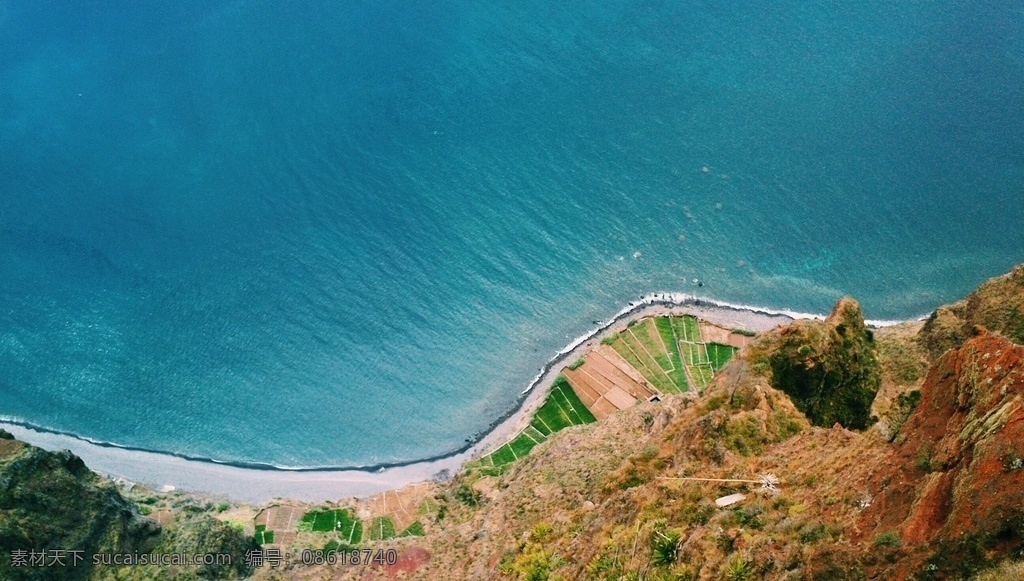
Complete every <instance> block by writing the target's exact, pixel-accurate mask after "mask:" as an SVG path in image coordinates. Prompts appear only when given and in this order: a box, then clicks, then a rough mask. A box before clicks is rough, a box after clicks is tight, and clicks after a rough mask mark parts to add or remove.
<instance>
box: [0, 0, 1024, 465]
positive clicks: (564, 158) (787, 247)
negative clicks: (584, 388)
mask: <svg viewBox="0 0 1024 581" xmlns="http://www.w3.org/2000/svg"><path fill="white" fill-rule="evenodd" d="M339 4H340V5H339ZM1021 28H1022V19H1021V17H1020V15H1019V14H1016V13H1015V12H1014V10H1013V9H1012V8H1010V7H1006V8H1004V7H1001V6H1000V5H999V4H992V5H990V6H985V7H976V6H967V5H966V4H964V3H954V2H946V3H943V2H936V3H926V4H923V5H913V6H911V5H908V6H896V7H892V6H887V7H885V8H881V7H864V6H860V7H850V6H843V5H837V6H831V7H830V6H824V5H823V6H820V7H818V6H814V7H808V6H804V5H803V3H796V2H777V3H774V4H772V5H771V6H764V7H752V6H748V5H747V3H730V2H726V3H722V2H716V3H706V4H705V5H692V4H690V5H687V6H685V7H684V6H677V5H676V4H674V3H661V2H636V3H626V2H623V3H611V4H607V5H602V6H600V7H595V6H593V5H592V3H583V2H568V3H560V4H558V5H557V6H552V5H548V4H545V3H540V2H520V3H516V4H515V5H514V6H506V7H496V6H481V5H478V3H471V2H451V3H444V4H443V5H435V3H426V2H412V3H409V2H402V3H399V2H373V3H368V2H366V3H364V2H352V3H326V2H324V3H321V2H315V3H307V4H304V5H303V6H302V7H296V6H293V5H287V6H280V5H277V4H275V3H270V2H259V1H244V0H243V1H234V2H177V3H165V4H157V3H146V4H145V5H136V3H118V4H115V5H104V6H103V7H101V8H100V7H96V8H90V7H89V6H88V5H75V6H74V7H69V6H67V5H66V4H65V3H56V2H29V1H27V0H25V1H8V2H4V3H2V4H0V300H2V305H3V307H2V308H0V415H2V416H4V417H11V418H15V419H18V420H20V421H24V422H27V423H31V424H35V425H40V426H44V427H47V428H51V429H54V430H59V431H63V432H68V433H74V434H79V435H82V436H87V437H89V438H92V439H95V440H99V441H106V442H115V443H118V444H122V445H127V446H133V447H137V448H144V449H151V450H160V451H168V452H174V453H178V454H183V455H187V456H197V457H205V458H214V459H217V460H222V461H230V462H249V463H265V464H273V465H278V466H291V467H297V466H306V467H308V466H358V465H371V464H381V463H392V462H405V461H409V460H414V459H417V458H425V457H431V456H437V455H443V454H445V453H448V452H450V451H452V450H455V449H458V448H460V447H462V446H464V445H465V443H466V439H467V438H469V439H472V438H474V437H475V436H476V435H477V434H478V433H479V432H481V431H482V430H485V429H486V428H487V427H488V426H489V425H491V423H492V422H493V421H494V420H495V419H496V418H499V417H501V416H502V415H503V414H505V413H506V412H507V411H508V410H509V409H510V408H511V407H512V406H513V405H514V404H515V402H516V401H517V398H518V397H519V394H520V392H521V391H522V390H523V389H524V388H525V387H526V386H527V385H528V384H529V382H530V379H531V378H533V377H534V376H535V375H536V374H537V372H538V370H539V368H540V367H541V366H542V365H544V364H545V362H546V361H548V360H549V358H550V357H551V356H552V355H553V354H554V353H556V352H557V351H558V350H560V349H562V348H563V347H564V346H565V345H566V344H568V343H569V342H570V341H572V339H573V338H576V337H578V336H580V335H582V334H585V333H586V332H587V331H588V330H589V329H592V328H593V327H595V326H596V324H595V321H602V320H606V319H608V318H609V317H611V316H613V315H614V314H615V313H616V312H617V311H618V310H619V309H621V308H622V307H623V306H624V305H625V304H627V303H628V302H629V301H635V300H637V298H638V297H639V296H640V295H642V294H645V293H649V292H654V291H663V290H664V291H678V292H684V293H690V294H700V295H704V296H708V297H712V298H714V299H717V300H721V301H727V302H731V303H740V304H755V305H763V306H766V307H772V308H775V309H791V310H793V311H800V312H811V313H824V312H827V311H828V309H829V308H831V306H832V304H833V303H834V301H835V300H836V299H837V298H838V297H839V296H841V295H843V294H849V295H852V296H855V297H856V298H857V299H858V300H860V301H861V303H862V305H863V307H864V309H865V313H866V315H867V316H868V317H869V318H872V319H898V318H908V317H914V316H918V315H921V314H923V313H926V312H928V311H929V310H931V309H933V308H934V307H935V306H937V305H939V304H941V303H943V302H946V301H949V300H953V299H956V298H959V297H961V296H962V295H964V294H965V293H966V292H968V291H969V290H970V289H971V288H973V287H974V286H976V285H977V284H978V283H979V282H981V281H982V280H984V279H985V278H988V277H990V276H993V275H996V274H999V273H1001V272H1004V271H1006V270H1008V269H1009V267H1010V266H1011V265H1012V264H1014V263H1016V262H1020V261H1021V260H1024V230H1022V229H1021V228H1020V224H1022V223H1024V204H1022V203H1021V192H1022V191H1024V144H1022V140H1024V131H1022V129H1024V112H1022V111H1021V110H1020V108H1019V107H1017V106H1016V103H1019V102H1021V101H1022V100H1024V99H1022V97H1024V95H1021V94H1020V93H1021V92H1022V89H1021V87H1024V65H1022V63H1024V32H1022V29H1021ZM694 279H698V280H700V281H702V283H703V286H700V287H698V286H697V285H696V284H694V282H693V281H694Z"/></svg>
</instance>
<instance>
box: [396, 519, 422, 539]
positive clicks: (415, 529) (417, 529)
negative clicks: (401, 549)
mask: <svg viewBox="0 0 1024 581" xmlns="http://www.w3.org/2000/svg"><path fill="white" fill-rule="evenodd" d="M398 536H400V537H422V536H426V533H424V532H423V523H421V522H420V521H416V522H414V523H412V524H411V525H409V526H408V527H407V528H406V529H405V530H404V531H402V534H400V535H398Z"/></svg>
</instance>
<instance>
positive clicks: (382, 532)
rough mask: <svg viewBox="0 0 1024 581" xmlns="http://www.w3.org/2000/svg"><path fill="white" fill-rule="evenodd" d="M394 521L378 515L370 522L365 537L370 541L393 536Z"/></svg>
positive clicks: (382, 539) (394, 535)
mask: <svg viewBox="0 0 1024 581" xmlns="http://www.w3.org/2000/svg"><path fill="white" fill-rule="evenodd" d="M396 536H398V535H396V534H395V523H393V522H391V519H389V518H388V517H386V516H379V517H377V518H375V519H373V521H372V522H371V523H370V529H369V531H367V538H368V539H369V540H371V541H384V540H387V539H393V538H395V537H396Z"/></svg>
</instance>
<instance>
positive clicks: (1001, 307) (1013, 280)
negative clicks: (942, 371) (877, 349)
mask: <svg viewBox="0 0 1024 581" xmlns="http://www.w3.org/2000/svg"><path fill="white" fill-rule="evenodd" d="M976 325H980V326H983V327H985V328H986V329H988V330H989V331H992V332H994V333H998V334H1001V335H1003V336H1004V337H1006V338H1008V339H1010V340H1011V341H1013V342H1015V343H1017V344H1024V264H1022V265H1019V266H1017V267H1016V268H1014V269H1013V270H1012V271H1010V272H1009V273H1007V274H1004V275H1003V276H999V277H996V278H993V279H991V280H988V281H986V282H985V283H984V284H982V285H981V286H980V287H978V289H977V290H975V291H974V292H972V293H971V294H970V295H968V296H967V298H966V299H964V300H962V301H958V302H956V303H953V304H951V305H945V306H942V307H939V308H938V309H935V312H934V313H932V315H931V317H929V318H928V322H927V323H925V326H924V329H923V330H922V331H921V336H920V342H921V345H923V346H924V347H925V348H926V349H928V351H929V352H930V353H931V354H932V356H933V357H938V356H939V355H941V354H942V353H943V352H944V351H946V350H947V349H953V348H956V347H959V346H960V345H961V344H963V342H964V341H966V340H967V339H968V338H969V337H970V336H971V332H972V329H973V328H974V327H975V326H976Z"/></svg>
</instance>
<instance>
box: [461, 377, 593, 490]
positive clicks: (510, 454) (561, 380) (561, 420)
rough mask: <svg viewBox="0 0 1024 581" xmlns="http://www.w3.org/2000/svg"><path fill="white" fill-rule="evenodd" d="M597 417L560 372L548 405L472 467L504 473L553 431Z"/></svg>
mask: <svg viewBox="0 0 1024 581" xmlns="http://www.w3.org/2000/svg"><path fill="white" fill-rule="evenodd" d="M595 421H597V420H596V418H595V417H594V415H593V414H592V413H590V410H588V409H587V407H586V406H585V405H583V402H582V401H580V398H579V397H577V395H576V393H575V392H573V390H572V387H570V386H569V383H568V382H567V381H566V379H565V377H564V376H562V375H559V376H558V377H557V378H556V379H555V382H554V384H553V386H552V388H551V393H549V394H548V397H547V399H546V400H544V405H542V406H540V408H539V409H537V411H536V413H534V414H533V419H532V420H531V421H530V425H528V426H527V427H526V429H524V430H523V431H521V432H519V434H518V435H516V437H515V438H513V439H512V440H511V441H510V442H508V443H506V444H504V445H502V446H501V447H500V448H498V449H497V450H495V451H494V452H491V453H490V454H488V455H487V456H484V457H483V458H481V459H480V460H477V461H476V462H474V463H473V464H471V465H470V466H469V467H470V468H475V469H478V470H480V471H481V472H482V473H485V474H500V473H501V472H503V471H504V469H505V468H506V467H507V466H508V465H509V464H511V463H512V462H515V461H516V460H518V459H519V458H522V457H523V456H526V455H527V454H529V453H530V450H532V449H533V448H534V446H536V445H537V444H540V443H542V442H544V441H545V440H547V439H548V437H550V436H551V434H554V433H555V432H557V431H559V430H562V429H564V428H567V427H569V426H576V425H580V424H589V423H593V422H595Z"/></svg>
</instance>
